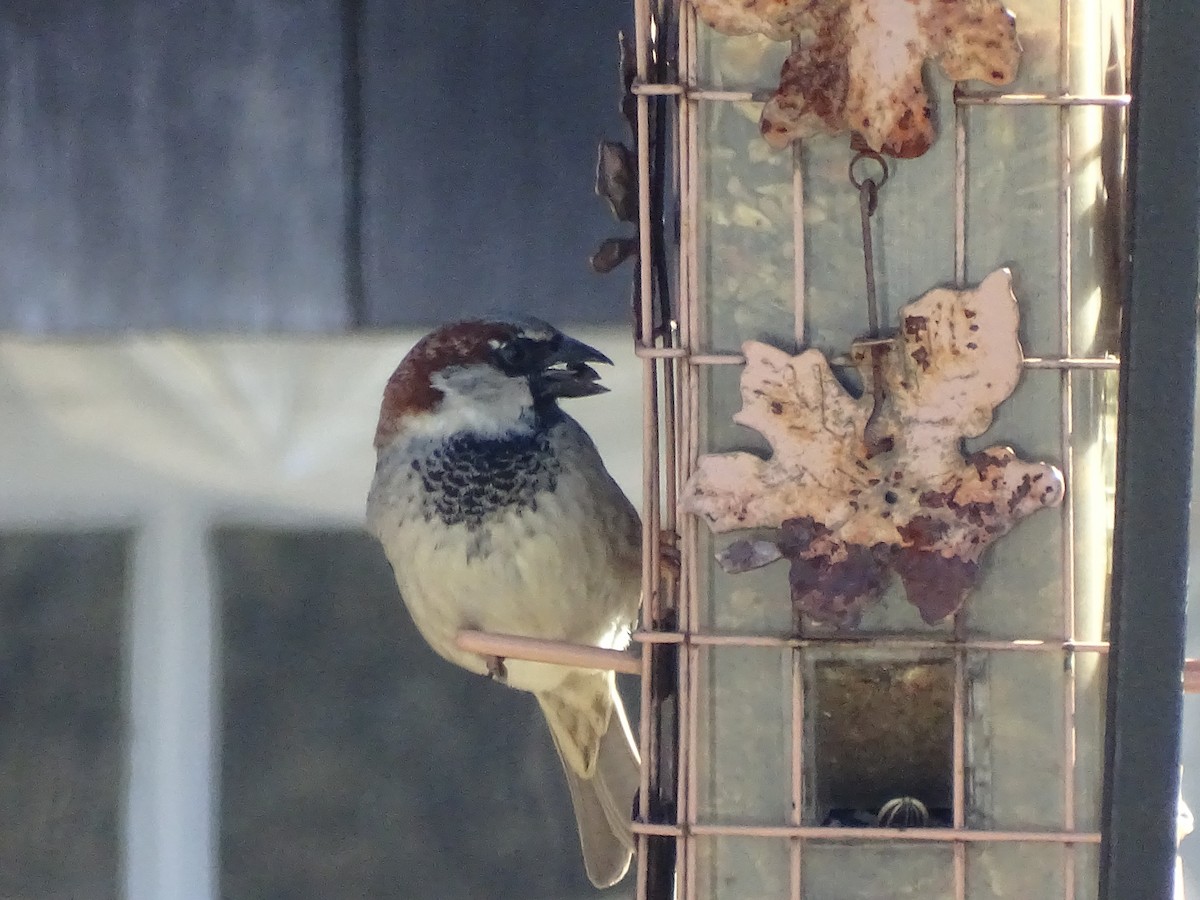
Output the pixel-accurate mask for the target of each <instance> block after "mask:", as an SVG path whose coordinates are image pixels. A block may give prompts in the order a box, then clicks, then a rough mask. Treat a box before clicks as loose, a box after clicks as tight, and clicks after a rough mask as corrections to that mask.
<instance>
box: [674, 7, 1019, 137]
mask: <svg viewBox="0 0 1200 900" xmlns="http://www.w3.org/2000/svg"><path fill="white" fill-rule="evenodd" d="M693 2H694V4H695V6H696V10H697V12H698V13H699V15H700V17H701V18H702V19H703V20H704V21H705V22H707V23H708V24H709V25H710V26H712V27H713V28H715V29H716V30H718V31H721V32H724V33H726V34H749V33H753V32H759V33H762V34H765V35H767V36H768V37H771V38H774V39H775V40H781V41H782V40H787V41H794V42H795V45H796V47H795V49H794V50H793V51H792V53H791V55H790V56H788V58H787V60H786V61H785V62H784V64H783V70H782V71H781V73H780V77H779V88H778V90H777V91H776V92H775V93H774V94H773V95H772V96H771V98H770V99H769V100H768V101H767V103H766V105H765V106H764V107H763V112H762V119H761V122H760V124H761V128H762V133H763V137H764V138H765V139H766V141H767V143H769V144H770V145H771V146H773V147H776V148H782V147H786V146H787V145H788V144H789V143H791V142H792V141H794V140H799V139H801V138H805V137H808V136H810V135H813V134H820V133H829V134H837V133H839V132H842V131H846V130H850V131H851V132H855V133H858V134H861V135H862V137H863V139H864V140H865V142H866V144H867V145H868V146H869V147H870V148H871V149H872V150H875V151H877V152H880V153H886V154H888V155H890V156H896V157H901V158H911V157H916V156H920V155H921V154H923V153H924V152H925V151H926V150H928V149H929V147H930V146H931V145H932V143H933V139H934V137H935V129H934V122H933V113H932V108H931V103H932V101H931V100H930V98H929V96H928V94H927V93H926V91H925V85H924V84H923V82H922V67H923V66H924V63H925V60H926V59H936V60H937V61H938V62H939V63H940V64H941V68H942V70H943V71H944V72H945V73H946V75H947V77H949V78H951V79H953V80H955V81H966V80H978V81H986V82H988V83H989V84H996V85H999V84H1008V83H1009V82H1010V81H1012V80H1013V78H1015V77H1016V72H1017V64H1018V61H1019V58H1020V53H1021V47H1020V44H1019V42H1018V41H1017V32H1016V25H1015V23H1014V20H1013V17H1012V14H1011V13H1009V11H1008V10H1007V9H1005V7H1004V5H1003V4H1002V3H1001V2H1000V0H693Z"/></svg>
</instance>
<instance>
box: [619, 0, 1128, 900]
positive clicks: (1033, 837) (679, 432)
mask: <svg viewBox="0 0 1200 900" xmlns="http://www.w3.org/2000/svg"><path fill="white" fill-rule="evenodd" d="M634 13H635V21H636V33H637V41H636V53H637V82H636V83H635V85H634V87H633V91H634V95H635V97H636V102H637V109H638V126H639V127H638V142H639V148H638V149H639V153H638V159H639V162H641V163H644V162H645V161H646V160H647V159H648V148H647V147H646V142H647V141H648V140H649V137H650V135H649V133H648V131H647V130H646V127H645V123H646V121H647V110H648V104H649V102H650V101H651V98H654V97H661V96H663V95H670V96H673V97H675V98H676V108H677V120H676V125H677V130H676V133H675V147H676V148H677V155H678V166H677V175H678V182H677V184H676V185H675V188H676V191H677V196H678V198H679V204H680V223H681V230H680V248H679V260H678V265H679V270H678V288H677V290H678V317H679V337H680V341H679V343H678V345H677V346H672V347H665V346H656V345H655V342H654V341H653V340H651V335H650V334H649V333H648V332H647V331H646V329H645V327H643V333H642V334H640V335H638V341H637V345H638V347H637V349H638V354H639V356H640V357H641V359H642V364H643V371H644V373H645V391H644V399H645V401H646V406H647V409H648V410H649V409H651V408H653V407H654V405H655V403H656V401H657V399H658V397H659V396H660V391H661V390H662V388H663V384H662V382H661V381H660V379H659V375H660V367H662V369H661V371H669V372H670V373H671V374H672V377H673V378H674V379H675V381H676V384H677V386H678V388H679V390H680V395H679V403H678V408H677V415H675V416H671V417H659V416H651V415H649V414H648V415H647V417H646V419H645V423H646V433H645V440H646V448H647V460H648V468H647V477H646V480H645V491H646V494H645V504H646V507H645V508H646V519H647V522H648V523H649V522H651V520H654V517H655V516H657V513H658V509H659V506H658V504H659V503H660V501H661V499H662V496H661V492H662V481H661V479H659V478H658V477H657V476H658V474H659V470H658V468H657V461H656V460H651V456H652V455H654V454H657V453H658V452H662V453H663V458H664V459H666V458H669V459H672V460H674V461H675V462H676V463H677V465H675V466H674V467H673V468H668V469H667V472H666V481H667V484H668V485H669V487H670V493H671V494H672V496H674V494H675V493H676V491H677V490H678V489H679V488H680V486H681V485H682V484H683V483H684V482H685V481H686V479H687V478H688V477H689V476H690V474H691V471H692V469H693V467H694V465H695V462H696V459H697V457H698V455H699V453H700V452H701V449H702V443H701V434H700V422H701V409H700V390H699V375H700V373H699V371H698V370H699V368H700V367H702V366H712V365H737V364H740V363H741V362H742V359H741V357H740V356H738V355H736V354H705V353H701V352H697V351H696V348H700V347H704V346H707V345H708V343H707V341H706V340H705V338H706V337H707V335H706V334H704V333H703V329H704V323H703V321H702V317H701V315H700V310H699V307H700V303H699V301H698V298H699V283H698V282H699V278H698V273H699V265H698V263H699V261H700V259H701V258H702V257H701V248H700V245H699V235H698V227H697V225H698V223H699V222H700V221H701V218H700V191H701V185H700V173H699V147H698V137H699V134H698V127H697V116H698V110H699V105H700V104H703V103H721V102H744V101H753V100H761V99H763V98H764V96H765V95H764V92H761V91H758V92H754V91H751V92H745V91H724V90H717V89H712V88H710V87H708V86H704V85H700V84H698V83H697V71H696V60H697V56H698V54H697V20H696V16H695V12H694V10H693V9H692V7H691V6H690V4H688V3H686V2H682V0H681V2H679V3H678V7H677V21H678V67H677V71H678V81H677V83H672V84H653V83H650V79H648V78H647V74H648V72H649V67H648V65H647V60H648V58H649V57H648V54H649V52H650V31H651V29H650V25H651V4H650V0H635V2H634ZM1068 16H1069V3H1068V0H1060V2H1059V35H1060V38H1059V47H1060V53H1059V60H1058V63H1059V91H1058V92H1057V93H1055V94H1029V93H1019V94H1018V93H1008V94H1006V93H995V92H978V91H969V90H966V89H964V88H963V86H961V85H959V86H957V87H956V90H955V94H954V141H955V174H954V183H955V246H954V263H955V276H956V280H957V281H958V283H960V284H962V283H965V280H966V279H965V274H966V272H965V269H966V172H967V156H966V152H967V141H966V124H965V118H966V110H967V109H968V108H970V107H988V106H1049V107H1057V109H1058V111H1059V112H1058V116H1059V160H1060V173H1059V191H1058V198H1057V199H1058V215H1059V247H1058V256H1059V260H1058V262H1059V270H1060V284H1059V312H1060V315H1059V321H1060V346H1059V355H1058V356H1057V357H1033V358H1027V359H1026V360H1025V366H1026V367H1027V368H1029V369H1049V370H1056V371H1058V372H1059V377H1060V379H1061V396H1062V410H1061V412H1062V414H1061V435H1060V439H1061V445H1060V446H1061V457H1060V458H1061V460H1062V465H1063V472H1064V477H1065V478H1066V481H1067V483H1068V484H1071V483H1072V481H1071V479H1072V466H1071V462H1072V461H1071V449H1072V446H1071V414H1072V394H1071V389H1072V384H1071V373H1072V372H1073V371H1077V370H1111V369H1115V368H1116V367H1117V361H1116V360H1115V359H1114V358H1111V357H1097V358H1088V357H1079V356H1076V355H1074V354H1073V352H1072V349H1073V348H1072V344H1071V312H1072V306H1071V289H1072V286H1071V255H1070V254H1071V240H1072V234H1071V219H1072V216H1071V194H1070V191H1071V175H1072V173H1071V155H1070V145H1069V141H1070V119H1069V117H1068V116H1069V113H1070V110H1071V109H1073V108H1076V107H1123V106H1126V105H1127V104H1128V103H1129V100H1130V98H1129V96H1128V95H1125V94H1114V95H1099V96H1078V95H1072V94H1071V93H1070V92H1069V85H1070V83H1071V82H1070V74H1071V73H1070V65H1071V60H1070V44H1071V40H1070V22H1069V18H1068ZM796 153H797V156H796V164H794V165H793V173H794V174H793V177H794V180H795V183H794V191H793V197H794V210H793V215H794V221H795V227H794V235H795V241H796V246H795V253H794V260H795V277H794V291H793V295H794V316H795V323H796V325H795V332H796V334H795V337H796V340H797V343H798V344H799V345H803V343H804V321H805V316H804V298H805V272H804V258H805V257H804V246H803V240H804V228H803V225H802V223H803V198H804V190H803V184H802V182H801V171H802V168H801V166H800V165H799V156H798V153H799V151H798V150H797V151H796ZM647 174H648V173H647V169H646V168H644V167H643V168H641V169H640V170H639V185H642V186H643V187H644V186H645V185H646V184H647V181H648V179H647V177H646V176H647ZM644 201H645V198H643V204H642V207H641V209H642V221H641V234H642V235H643V250H645V249H646V243H645V235H646V234H647V233H648V230H649V225H650V223H649V221H648V217H647V212H648V206H647V204H646V203H645V202H644ZM640 264H641V266H642V284H643V290H642V292H641V297H642V303H643V310H642V316H641V319H642V322H643V323H646V322H649V321H651V315H650V313H651V310H650V309H649V303H650V297H649V291H648V285H649V270H650V260H649V259H648V258H647V256H645V255H644V254H643V256H642V258H641V260H640ZM664 512H665V514H666V515H668V516H669V515H672V514H673V512H674V508H673V504H671V505H669V506H668V507H667V510H666V511H664ZM1062 516H1063V545H1062V559H1063V590H1062V603H1063V622H1064V634H1063V636H1062V640H1059V641H979V640H971V639H969V638H968V637H967V636H966V632H965V625H964V622H963V621H962V619H961V617H959V618H957V619H956V623H955V629H954V634H953V637H952V638H951V639H950V640H949V641H937V640H931V639H914V638H908V637H878V636H876V637H872V638H871V639H870V646H872V647H886V648H890V649H947V650H949V651H950V652H952V653H953V656H954V660H955V689H954V717H953V719H954V721H953V745H954V746H953V760H954V767H953V773H952V782H953V809H952V827H951V828H937V829H907V830H905V829H866V830H864V829H846V828H828V827H817V826H811V825H809V826H806V825H804V824H803V821H802V815H803V811H804V808H805V802H804V801H805V798H804V777H803V769H804V762H803V761H804V728H805V725H804V718H805V702H806V697H805V685H804V664H803V651H804V648H806V647H811V646H815V645H820V646H822V647H835V646H855V645H856V644H857V645H860V644H862V643H865V642H860V641H854V640H844V641H829V640H823V639H820V638H814V639H805V638H803V637H784V636H768V635H750V634H748V635H742V634H712V633H701V632H700V631H699V629H698V627H697V626H698V623H699V591H698V589H699V586H700V584H701V581H700V569H699V552H698V550H699V540H698V532H697V527H698V526H697V522H696V521H695V520H694V518H692V517H684V518H683V519H682V520H681V521H680V522H679V523H678V526H677V527H678V531H679V539H680V546H681V558H682V562H683V565H682V570H681V572H680V576H681V577H680V584H679V586H678V587H679V589H680V595H679V600H678V602H679V617H678V621H679V626H678V631H674V632H662V631H654V630H653V629H651V628H648V627H643V631H642V633H640V634H638V635H636V636H635V637H636V638H637V640H638V642H639V644H640V646H641V651H642V657H643V668H644V670H645V671H648V669H649V660H650V656H651V653H652V652H653V648H654V647H655V646H656V645H660V644H663V643H673V644H677V645H680V646H681V647H682V651H683V652H682V653H681V654H680V674H679V692H680V699H681V704H680V705H681V721H680V746H679V748H678V754H679V759H678V769H677V771H678V772H679V773H680V784H679V791H678V802H677V813H678V815H677V821H676V822H675V823H649V822H647V821H646V820H645V818H643V819H642V820H641V821H640V822H638V823H635V832H636V833H637V834H638V835H639V840H643V841H644V840H645V837H646V836H647V835H650V834H657V835H674V836H675V837H676V840H677V842H678V843H677V853H678V856H677V859H678V860H679V868H678V872H677V888H678V891H677V893H678V896H679V897H682V898H683V900H699V898H698V895H697V891H698V882H697V878H696V848H695V840H694V838H696V837H699V836H706V837H720V836H743V837H762V838H774V839H784V840H787V841H789V844H790V860H791V862H790V877H789V883H790V891H789V896H790V897H791V898H792V900H801V898H802V896H803V865H804V846H805V842H806V841H808V840H824V839H828V840H842V841H845V840H860V841H876V840H889V841H896V842H904V841H911V842H925V841H941V842H949V843H951V844H952V846H953V848H954V895H953V896H954V898H955V900H965V898H966V852H965V851H966V846H967V844H968V843H971V842H975V841H997V842H1002V841H1014V842H1017V841H1024V842H1043V843H1045V842H1049V843H1058V844H1061V846H1062V847H1063V883H1064V893H1063V896H1064V898H1068V900H1069V898H1072V897H1074V896H1075V859H1074V847H1075V845H1076V844H1078V843H1087V844H1093V843H1096V842H1098V840H1099V835H1098V834H1097V833H1095V832H1090V831H1082V832H1081V831H1077V830H1076V823H1075V811H1074V807H1075V798H1074V778H1075V774H1074V773H1075V681H1074V668H1075V667H1074V666H1073V665H1072V664H1071V662H1072V659H1073V655H1074V654H1075V653H1081V652H1094V653H1105V652H1106V651H1107V645H1106V644H1103V643H1086V644H1085V643H1080V642H1075V641H1074V640H1073V638H1074V635H1075V623H1074V617H1075V610H1074V552H1073V545H1074V513H1073V509H1072V506H1071V504H1070V503H1069V502H1068V503H1067V504H1065V505H1064V507H1063V512H1062ZM654 521H655V524H657V520H654ZM647 531H648V537H647V547H646V549H647V550H648V551H649V552H650V553H651V554H654V552H655V551H656V550H657V549H658V548H657V541H658V532H657V529H656V528H647ZM651 560H652V561H654V560H657V557H656V556H654V555H652V556H651ZM653 568H654V567H653V566H648V567H647V569H646V572H645V577H646V581H645V583H644V585H643V589H644V592H645V596H646V597H647V598H651V597H653V598H654V603H653V604H647V606H648V610H647V615H646V618H644V620H643V622H644V626H645V625H646V624H648V623H650V622H652V621H654V617H653V616H652V613H653V612H654V611H656V610H657V609H658V608H659V605H660V604H662V603H663V602H666V603H671V602H672V599H673V598H670V597H664V596H662V595H661V594H660V588H661V579H660V577H659V575H658V573H657V572H656V571H654V570H653ZM715 646H737V647H780V648H790V649H791V658H792V665H791V696H792V703H791V714H792V724H791V748H790V773H791V798H790V799H791V812H790V815H789V817H788V821H787V823H786V824H783V823H781V824H780V825H778V826H761V825H744V824H743V825H739V824H734V823H720V822H716V823H714V822H701V821H700V820H699V805H698V771H697V765H696V748H697V746H698V735H697V721H698V711H699V694H700V683H699V664H700V655H701V654H702V653H704V652H705V650H706V648H708V647H715ZM973 650H974V651H1001V650H1003V651H1018V652H1037V653H1047V652H1048V653H1058V654H1060V655H1061V656H1062V657H1063V659H1064V666H1065V670H1066V673H1067V675H1066V678H1065V679H1064V690H1063V706H1064V715H1065V723H1066V727H1065V728H1064V732H1065V739H1064V744H1063V748H1062V752H1063V772H1064V779H1063V803H1064V815H1065V821H1064V825H1065V829H1064V830H1063V831H1062V832H1061V833H1051V832H1011V831H981V830H976V829H967V827H966V809H965V806H966V802H965V798H966V783H965V781H966V778H965V762H964V761H965V750H966V748H965V740H966V737H965V735H966V660H967V655H968V653H970V652H971V651H973ZM644 699H645V697H644ZM643 708H644V709H645V706H644V707H643ZM645 724H646V723H643V725H644V727H643V732H642V734H643V738H642V739H643V754H644V755H646V754H648V753H649V752H650V750H651V748H649V747H647V746H646V745H645V744H646V735H647V729H646V728H645ZM642 812H643V814H644V812H645V810H644V808H643V810H642ZM868 832H869V833H868ZM637 897H638V900H648V898H647V893H646V887H645V884H644V880H642V879H639V884H638V893H637ZM654 900H659V898H654ZM662 900H666V898H662Z"/></svg>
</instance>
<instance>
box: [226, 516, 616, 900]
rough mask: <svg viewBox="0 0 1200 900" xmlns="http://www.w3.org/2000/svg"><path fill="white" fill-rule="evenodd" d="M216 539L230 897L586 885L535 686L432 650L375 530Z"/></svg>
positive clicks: (504, 891)
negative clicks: (489, 675)
mask: <svg viewBox="0 0 1200 900" xmlns="http://www.w3.org/2000/svg"><path fill="white" fill-rule="evenodd" d="M214 544H215V549H216V559H217V565H218V571H219V577H220V590H221V594H222V602H223V619H222V633H223V655H222V660H221V663H222V688H223V695H224V705H223V717H224V722H223V734H222V756H221V778H222V783H221V811H220V829H221V832H220V836H221V849H220V865H221V890H222V895H223V896H226V897H385V896H386V897H406V898H413V900H442V898H446V897H497V896H503V897H509V896H513V897H515V896H520V897H528V898H541V900H550V898H562V897H571V896H581V897H582V896H587V895H588V894H589V892H590V891H591V890H592V888H591V886H590V884H589V883H588V882H587V879H586V877H585V875H584V871H583V863H582V860H581V858H580V851H579V844H578V839H577V837H576V831H575V821H574V816H573V815H572V813H571V805H570V800H569V798H568V796H567V791H566V785H565V782H564V780H563V776H562V772H561V769H560V767H559V762H558V758H557V756H556V754H555V751H554V747H553V745H552V743H551V741H550V738H549V733H548V731H547V730H546V728H545V726H544V725H543V723H542V721H541V714H540V712H539V711H538V709H537V705H536V703H535V702H534V700H533V698H532V697H530V696H529V695H527V694H521V693H518V692H515V691H509V690H507V689H504V688H501V687H499V686H497V685H494V684H491V683H490V682H488V681H487V680H486V679H483V678H479V677H478V676H475V675H471V674H469V673H467V672H463V671H460V670H459V669H457V668H454V667H452V666H450V665H449V664H447V663H445V662H443V661H441V660H440V659H439V658H437V657H436V656H434V654H433V653H432V651H430V650H429V649H428V648H427V647H426V646H425V644H424V642H423V641H422V640H421V638H420V637H419V636H418V635H417V633H416V631H415V629H414V628H413V626H412V624H411V622H410V621H409V619H408V616H407V615H406V614H405V612H404V609H403V607H402V605H401V603H400V602H399V599H398V597H397V596H396V586H395V582H394V581H393V580H392V576H391V572H390V570H389V568H388V565H387V562H386V561H385V559H384V556H383V554H382V552H380V550H379V548H378V546H377V545H376V544H375V542H374V541H373V540H372V539H370V538H368V537H367V536H366V535H363V534H361V533H358V532H312V533H297V532H277V531H265V530H255V529H225V530H221V531H219V532H218V533H217V534H216V536H215V539H214ZM632 715H634V716H636V712H632ZM635 721H636V718H635ZM628 885H629V882H626V890H628V889H629V887H628ZM615 896H617V897H621V896H622V894H621V893H620V892H618V893H617V894H616V895H615Z"/></svg>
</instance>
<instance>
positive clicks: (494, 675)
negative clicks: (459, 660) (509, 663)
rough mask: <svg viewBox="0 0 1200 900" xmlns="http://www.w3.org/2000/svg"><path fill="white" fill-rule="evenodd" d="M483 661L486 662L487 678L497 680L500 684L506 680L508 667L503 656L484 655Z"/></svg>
mask: <svg viewBox="0 0 1200 900" xmlns="http://www.w3.org/2000/svg"><path fill="white" fill-rule="evenodd" d="M483 661H484V662H485V663H486V664H487V677H488V678H490V679H491V680H492V681H498V682H500V684H504V683H505V682H507V681H508V669H507V667H505V665H504V657H503V656H485V657H484V658H483Z"/></svg>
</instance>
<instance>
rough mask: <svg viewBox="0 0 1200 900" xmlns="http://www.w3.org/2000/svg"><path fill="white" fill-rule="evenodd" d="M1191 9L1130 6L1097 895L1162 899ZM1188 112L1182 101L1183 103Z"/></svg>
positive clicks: (1183, 348)
mask: <svg viewBox="0 0 1200 900" xmlns="http://www.w3.org/2000/svg"><path fill="white" fill-rule="evenodd" d="M1197 34H1200V3H1192V2H1187V3H1179V2H1172V0H1139V2H1138V4H1137V8H1136V13H1135V22H1134V46H1133V90H1132V94H1133V104H1132V107H1131V117H1130V157H1129V158H1130V166H1129V171H1130V187H1131V212H1132V216H1131V220H1132V221H1131V230H1130V236H1129V248H1130V251H1131V252H1130V256H1129V261H1130V267H1129V273H1128V278H1127V285H1128V306H1127V308H1126V309H1125V315H1124V316H1123V317H1122V334H1121V369H1120V373H1121V374H1120V377H1121V382H1120V414H1119V418H1118V426H1117V496H1116V521H1115V529H1114V535H1113V575H1112V606H1111V608H1112V623H1111V632H1112V650H1111V652H1110V655H1109V680H1108V710H1107V722H1106V724H1107V729H1106V733H1105V782H1104V800H1103V805H1102V814H1101V822H1102V831H1103V839H1102V843H1101V869H1100V886H1101V896H1102V897H1103V898H1104V900H1139V898H1162V897H1169V896H1171V892H1172V889H1173V887H1172V882H1173V874H1174V861H1175V815H1174V811H1175V808H1176V803H1177V797H1178V788H1179V737H1180V725H1181V715H1182V693H1181V691H1180V683H1179V674H1178V673H1179V670H1180V667H1181V666H1182V663H1183V649H1184V621H1185V607H1186V599H1187V591H1186V588H1187V560H1188V507H1189V495H1190V484H1191V470H1192V428H1193V404H1192V399H1193V397H1194V390H1195V381H1196V371H1195V370H1196V295H1197V273H1198V268H1200V260H1198V258H1197V257H1198V255H1200V222H1198V221H1197V219H1198V210H1200V166H1198V165H1197V160H1200V104H1197V103H1195V102H1192V101H1193V100H1194V98H1195V97H1197V96H1200V66H1197V65H1196V55H1195V46H1196V35H1197ZM1184 98H1190V99H1184Z"/></svg>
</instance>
